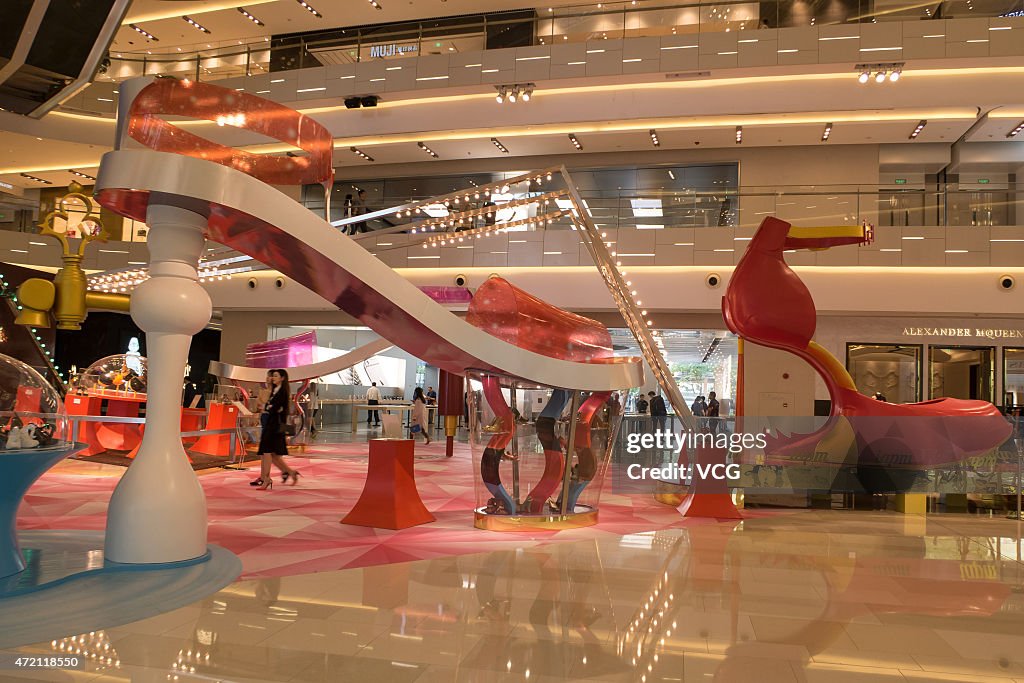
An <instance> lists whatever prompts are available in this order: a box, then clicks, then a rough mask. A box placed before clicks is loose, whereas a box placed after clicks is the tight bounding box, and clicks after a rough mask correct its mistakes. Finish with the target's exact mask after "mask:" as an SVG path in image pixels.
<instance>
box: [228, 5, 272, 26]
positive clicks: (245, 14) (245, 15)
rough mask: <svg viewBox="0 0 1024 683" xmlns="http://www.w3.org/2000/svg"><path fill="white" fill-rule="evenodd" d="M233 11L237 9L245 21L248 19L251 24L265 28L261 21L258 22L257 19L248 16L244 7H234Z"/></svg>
mask: <svg viewBox="0 0 1024 683" xmlns="http://www.w3.org/2000/svg"><path fill="white" fill-rule="evenodd" d="M235 9H237V10H238V11H239V12H241V13H242V16H244V17H245V18H246V19H248V20H249V21H251V22H252V23H254V24H256V25H257V26H266V24H264V23H263V22H262V21H260V20H259V19H257V18H256V17H254V16H253V15H251V14H249V12H248V10H246V9H245V8H244V7H236V8H235Z"/></svg>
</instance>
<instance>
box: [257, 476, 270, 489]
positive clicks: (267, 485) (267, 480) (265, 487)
mask: <svg viewBox="0 0 1024 683" xmlns="http://www.w3.org/2000/svg"><path fill="white" fill-rule="evenodd" d="M258 488H259V490H260V491H266V490H267V489H272V488H274V480H273V479H271V478H270V477H267V479H266V480H265V481H264V482H263V484H262V485H261V486H259V487H258Z"/></svg>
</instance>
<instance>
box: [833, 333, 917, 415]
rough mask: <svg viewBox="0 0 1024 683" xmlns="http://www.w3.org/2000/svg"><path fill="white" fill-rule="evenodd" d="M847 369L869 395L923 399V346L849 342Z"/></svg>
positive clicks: (891, 399)
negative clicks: (921, 387)
mask: <svg viewBox="0 0 1024 683" xmlns="http://www.w3.org/2000/svg"><path fill="white" fill-rule="evenodd" d="M846 369H847V370H848V371H849V373H850V375H851V376H852V377H853V381H854V383H855V384H856V385H857V391H859V392H860V393H862V394H864V395H866V396H874V395H875V394H876V393H880V394H882V395H883V396H885V398H886V400H887V401H889V402H890V403H913V402H914V401H918V400H920V397H921V389H920V376H921V347H920V346H916V345H910V346H908V345H904V344H847V345H846Z"/></svg>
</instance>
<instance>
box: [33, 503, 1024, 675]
mask: <svg viewBox="0 0 1024 683" xmlns="http://www.w3.org/2000/svg"><path fill="white" fill-rule="evenodd" d="M1019 538H1020V529H1019V527H1018V523H1017V522H1009V521H1005V520H977V519H976V518H975V519H970V518H959V519H958V518H949V517H937V518H929V519H928V520H927V521H924V520H917V521H914V522H911V523H909V525H908V518H906V517H902V516H897V515H894V514H891V513H868V512H865V513H836V512H830V511H816V512H808V513H806V514H796V515H792V516H789V517H772V518H766V519H754V520H746V521H742V522H738V523H737V522H729V523H715V522H703V523H699V522H695V523H693V524H691V525H690V526H687V527H686V528H682V529H673V530H666V531H661V532H652V533H646V534H632V535H627V536H612V535H609V536H608V537H606V538H602V539H598V540H589V541H581V542H578V543H563V544H558V545H549V546H542V547H531V548H527V549H521V550H516V551H500V552H489V553H480V554H476V555H463V556H456V557H445V558H437V559H433V560H421V561H416V562H410V563H402V564H391V565H384V566H378V567H372V568H366V569H352V570H344V571H338V572H325V573H319V574H308V575H302V576H292V577H284V578H273V579H259V580H251V581H243V582H239V583H236V584H234V585H232V586H230V587H228V588H227V589H225V590H223V591H221V592H220V593H218V594H216V595H214V596H212V597H211V598H209V599H208V600H204V601H203V602H201V603H199V604H196V605H192V606H189V607H186V608H184V609H181V610H177V611H175V612H171V613H168V614H164V615H161V616H159V617H154V618H152V619H147V620H145V621H141V622H137V623H135V624H130V625H128V626H124V627H118V628H113V629H108V630H107V631H106V632H105V633H102V634H100V635H99V636H97V635H96V634H86V635H85V636H84V637H83V640H81V641H79V640H78V639H77V638H78V636H77V635H75V637H70V638H68V639H66V640H58V641H54V642H53V643H49V642H48V643H44V644H40V645H38V646H34V647H30V648H23V650H24V651H26V652H66V651H67V649H66V648H67V647H68V646H69V645H70V646H73V647H78V646H79V645H81V644H83V643H88V644H89V645H88V647H89V648H91V650H90V651H96V652H97V656H98V658H99V661H98V662H97V666H96V668H95V669H91V670H92V671H94V673H95V674H98V677H97V678H95V679H90V680H96V681H108V680H109V681H115V680H172V681H192V680H195V681H200V680H202V681H208V680H224V681H228V680H230V681H318V682H319V681H324V682H326V681H348V680H353V681H355V680H358V681H364V680H365V681H373V680H375V679H379V680H380V681H382V682H383V681H433V680H438V681H442V680H444V681H506V680H507V681H513V680H517V681H547V680H607V681H640V683H653V682H654V681H707V680H714V681H723V682H729V683H732V682H740V681H758V682H763V681H794V682H801V681H832V680H835V681H904V680H908V679H913V680H916V679H926V680H947V681H948V680H972V681H975V680H976V681H1013V680H1015V679H1020V680H1024V653H1022V652H1021V646H1020V645H1021V643H1022V642H1024V640H1022V639H1021V634H1022V633H1024V590H1022V586H1024V567H1022V565H1021V563H1020V562H1019V560H1018V558H1017V557H1015V555H1014V553H1015V552H1017V548H1018V546H1019V544H1018V542H1017V539H1019ZM1007 547H1010V548H1012V550H1013V552H1007ZM69 635H71V634H69ZM61 648H65V649H61ZM108 651H111V652H116V655H115V656H113V657H112V661H116V662H117V666H111V662H107V661H106V659H107V657H106V655H105V653H106V652H108ZM114 657H116V658H114ZM101 665H102V668H101Z"/></svg>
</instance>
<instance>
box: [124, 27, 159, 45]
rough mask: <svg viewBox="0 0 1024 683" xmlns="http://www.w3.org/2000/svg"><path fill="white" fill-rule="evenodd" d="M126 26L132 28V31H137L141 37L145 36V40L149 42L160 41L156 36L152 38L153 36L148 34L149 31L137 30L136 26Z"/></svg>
mask: <svg viewBox="0 0 1024 683" xmlns="http://www.w3.org/2000/svg"><path fill="white" fill-rule="evenodd" d="M128 26H129V28H132V29H134V30H136V31H138V32H139V33H141V34H142V35H144V36H146V37H147V38H149V39H150V40H152V41H154V42H160V39H159V38H157V37H156V36H154V35H153V34H152V33H150V32H149V31H147V30H146V29H144V28H139V27H138V26H136V25H135V24H128Z"/></svg>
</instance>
